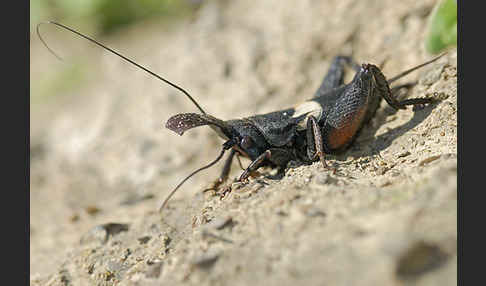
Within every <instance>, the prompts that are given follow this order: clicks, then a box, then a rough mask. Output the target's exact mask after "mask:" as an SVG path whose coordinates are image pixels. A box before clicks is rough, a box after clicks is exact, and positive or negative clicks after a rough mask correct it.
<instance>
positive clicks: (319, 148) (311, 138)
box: [306, 115, 329, 168]
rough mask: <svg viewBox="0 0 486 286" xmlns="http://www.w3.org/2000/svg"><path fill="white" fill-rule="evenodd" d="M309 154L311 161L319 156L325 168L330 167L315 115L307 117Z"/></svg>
mask: <svg viewBox="0 0 486 286" xmlns="http://www.w3.org/2000/svg"><path fill="white" fill-rule="evenodd" d="M306 133H307V156H308V157H309V159H310V160H311V161H314V160H315V159H316V158H317V157H319V159H320V160H321V163H322V166H323V167H324V168H329V166H328V165H327V164H326V161H325V160H324V155H325V154H324V147H323V143H322V134H321V130H320V127H319V125H318V124H317V120H316V118H315V117H314V116H312V115H311V116H309V118H308V119H307V131H306Z"/></svg>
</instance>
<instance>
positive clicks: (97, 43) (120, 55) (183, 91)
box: [36, 21, 206, 114]
mask: <svg viewBox="0 0 486 286" xmlns="http://www.w3.org/2000/svg"><path fill="white" fill-rule="evenodd" d="M43 24H52V25H56V26H58V27H61V28H63V29H66V30H68V31H70V32H72V33H74V34H76V35H78V36H80V37H83V38H85V39H86V40H88V41H90V42H92V43H94V44H96V45H98V46H100V47H102V48H104V49H106V50H108V51H110V52H111V53H113V54H115V55H117V56H119V57H120V58H122V59H124V60H125V61H127V62H129V63H131V64H132V65H134V66H136V67H138V68H141V69H142V70H144V71H146V72H147V73H149V74H150V75H152V76H154V77H156V78H158V79H159V80H161V81H163V82H165V83H166V84H168V85H170V86H172V87H174V88H176V89H178V90H179V91H180V92H182V93H184V94H185V95H186V96H187V97H188V98H189V99H190V100H191V101H192V103H194V105H196V107H197V108H198V109H199V110H200V111H201V112H202V113H203V114H206V112H205V111H204V110H203V109H202V108H201V106H199V104H198V103H197V102H196V101H195V100H194V98H192V96H191V95H190V94H189V93H188V92H187V91H185V90H184V89H183V88H182V87H180V86H178V85H176V84H174V83H172V82H170V81H168V80H166V79H165V78H163V77H161V76H159V75H158V74H156V73H154V72H152V71H150V70H149V69H147V68H146V67H144V66H142V65H139V64H137V63H136V62H134V61H132V60H131V59H129V58H127V57H125V56H124V55H122V54H120V53H119V52H117V51H115V50H113V49H111V48H109V47H107V46H105V45H103V44H102V43H100V42H98V41H96V40H94V39H92V38H90V37H88V36H86V35H83V34H81V33H80V32H78V31H76V30H74V29H72V28H70V27H68V26H66V25H63V24H61V23H57V22H54V21H46V22H41V23H39V24H37V28H36V30H37V36H39V39H40V40H41V42H42V43H43V44H44V46H45V47H46V48H47V49H48V50H49V51H50V52H51V53H52V54H53V55H54V56H55V57H56V58H58V59H60V60H62V58H61V57H60V56H58V55H57V54H56V53H55V52H54V51H53V50H52V49H51V48H49V46H48V45H47V44H46V42H45V41H44V39H43V38H42V37H41V35H40V32H39V27H40V26H41V25H43Z"/></svg>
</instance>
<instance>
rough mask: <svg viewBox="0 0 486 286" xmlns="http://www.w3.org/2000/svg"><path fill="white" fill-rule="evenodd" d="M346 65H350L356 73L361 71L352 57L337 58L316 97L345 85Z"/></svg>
mask: <svg viewBox="0 0 486 286" xmlns="http://www.w3.org/2000/svg"><path fill="white" fill-rule="evenodd" d="M346 64H347V65H350V66H351V67H352V68H353V69H354V70H355V71H359V69H360V68H361V67H360V65H358V64H357V63H356V62H355V61H354V60H353V59H352V58H351V57H348V56H336V57H335V58H334V59H333V61H332V63H331V66H330V67H329V70H328V72H327V74H326V75H325V76H324V79H323V80H322V83H321V86H320V87H319V89H318V90H317V91H316V93H315V94H314V97H318V96H322V95H323V94H325V93H326V92H328V91H330V90H332V89H334V88H336V87H339V86H341V85H342V84H343V78H344V66H345V65H346Z"/></svg>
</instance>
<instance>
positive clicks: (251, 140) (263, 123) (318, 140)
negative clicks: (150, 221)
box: [37, 21, 445, 211]
mask: <svg viewBox="0 0 486 286" xmlns="http://www.w3.org/2000/svg"><path fill="white" fill-rule="evenodd" d="M41 24H53V25H56V26H58V27H61V28H64V29H66V30H69V31H71V32H73V33H75V34H77V35H79V36H81V37H83V38H85V39H87V40H89V41H91V42H93V43H95V44H96V45H98V46H101V47H102V48H104V49H107V50H108V51H110V52H112V53H114V54H116V55H118V56H119V57H121V58H123V59H124V60H126V61H128V62H130V63H131V64H133V65H135V66H137V67H139V68H141V69H143V70H144V71H146V72H148V73H149V74H151V75H153V76H155V77H156V78H158V79H160V80H162V81H164V82H165V83H167V84H169V85H171V86H172V87H174V88H176V89H178V90H179V91H181V92H183V93H184V94H185V95H186V96H187V97H188V98H189V99H190V100H191V101H192V102H193V103H194V104H195V105H196V107H197V108H198V109H199V110H200V111H201V113H181V114H177V115H174V116H172V117H171V118H170V119H169V120H168V121H167V123H166V125H165V126H166V128H168V129H170V130H172V131H174V132H176V133H177V134H179V135H182V134H183V133H184V132H185V131H187V130H189V129H192V128H194V127H198V126H204V125H208V126H210V127H211V128H212V129H213V130H215V131H216V133H217V134H218V135H219V136H220V137H221V138H223V139H224V140H225V142H224V144H223V146H222V147H223V148H222V150H221V153H220V154H219V155H218V157H217V158H216V159H215V160H214V161H213V162H211V163H210V164H208V165H206V166H204V167H202V168H199V169H197V170H196V171H194V172H192V173H191V174H190V175H189V176H187V177H186V178H185V179H184V180H182V182H181V183H179V185H177V186H176V187H175V188H174V190H173V191H172V192H171V193H170V194H169V195H168V196H167V198H166V199H165V200H164V202H163V203H162V205H161V207H160V209H159V211H161V210H162V209H163V208H164V207H165V206H166V204H167V202H168V201H169V199H170V198H171V197H172V195H173V194H174V193H175V192H176V191H177V190H178V189H179V188H180V186H181V185H182V184H183V183H184V182H185V181H186V180H187V179H189V178H190V177H191V176H193V175H194V174H196V173H198V172H199V171H202V170H204V169H207V168H209V167H211V166H213V165H214V164H215V163H216V162H218V161H219V160H220V159H221V158H222V157H223V155H224V153H225V152H226V151H227V150H230V153H229V156H228V158H227V160H226V162H225V164H224V167H223V170H222V173H221V176H220V177H219V178H218V180H217V185H219V184H221V183H223V182H224V181H225V180H226V179H227V177H228V174H229V172H230V167H231V163H232V160H233V159H234V157H235V155H239V156H243V157H246V158H248V159H250V160H251V163H250V164H249V166H248V167H247V168H246V169H245V170H244V171H243V173H242V174H241V176H240V177H239V179H238V181H245V180H247V178H248V177H249V176H250V173H251V172H253V171H256V170H257V169H258V168H260V167H264V166H269V167H277V168H279V169H280V170H281V171H283V170H284V169H285V168H286V167H287V164H288V163H289V162H290V161H296V162H298V163H302V164H311V163H313V162H315V161H317V160H320V162H321V163H322V165H323V167H324V168H327V169H332V168H331V167H329V166H328V165H327V164H326V161H325V155H326V154H334V153H338V152H341V151H344V150H346V149H347V147H349V145H350V144H351V143H352V142H353V140H354V139H355V138H356V136H357V134H358V133H359V131H360V130H361V129H362V128H363V126H364V125H365V124H366V123H367V122H369V120H370V119H371V118H372V117H373V115H374V114H375V112H376V110H377V109H378V107H379V105H380V102H381V99H382V98H384V99H385V101H386V102H387V103H388V104H389V105H390V106H391V107H393V108H394V109H396V110H398V109H406V106H408V105H414V106H421V105H423V104H428V103H432V102H434V101H435V99H433V98H411V99H405V100H398V99H396V97H395V96H394V93H395V91H397V90H398V89H400V88H403V87H405V88H408V87H411V86H413V85H414V83H408V84H404V85H399V86H396V87H394V88H390V84H391V83H392V82H394V81H396V80H397V79H399V78H401V77H403V76H405V75H407V74H409V73H410V72H412V71H415V70H417V69H418V68H421V67H423V66H425V65H428V64H430V63H432V62H434V61H436V60H438V59H439V58H440V57H442V56H443V55H444V54H445V53H444V54H441V55H439V56H438V57H436V58H434V59H432V60H430V61H427V62H425V63H423V64H421V65H418V66H416V67H413V68H411V69H408V70H406V71H404V72H402V73H400V74H399V75H397V76H395V77H393V78H391V79H389V80H387V79H386V77H385V75H383V73H382V72H381V70H380V68H379V67H378V66H376V65H373V64H362V65H359V64H357V63H356V62H355V61H354V60H353V59H352V58H351V57H349V56H337V57H335V58H334V60H333V61H332V63H331V66H330V68H329V71H328V73H327V74H326V75H325V77H324V79H323V81H322V83H321V85H320V87H319V88H318V89H317V91H316V93H315V94H314V96H313V97H312V98H311V99H309V100H307V101H305V102H304V103H301V104H299V105H297V106H294V107H290V108H287V109H283V110H279V111H275V112H270V113H267V114H261V115H255V116H250V117H246V118H242V119H232V120H226V121H225V120H221V119H218V118H216V117H214V116H211V115H209V114H207V113H206V112H205V111H204V110H203V109H202V108H201V107H200V106H199V104H198V103H197V102H196V101H195V100H194V99H193V98H192V97H191V96H190V95H189V93H187V92H186V91H185V90H184V89H182V88H181V87H179V86H177V85H175V84H173V83H171V82H169V81H168V80H166V79H164V78H162V77H160V76H159V75H157V74H155V73H153V72H152V71H150V70H148V69H147V68H145V67H143V66H141V65H139V64H137V63H135V62H134V61H132V60H130V59H128V58H126V57H125V56H123V55H121V54H119V53H118V52H116V51H114V50H112V49H111V48H108V47H106V46H105V45H103V44H101V43H99V42H97V41H95V40H93V39H92V38H90V37H88V36H85V35H83V34H81V33H79V32H77V31H75V30H74V29H72V28H69V27H67V26H65V25H63V24H60V23H57V22H52V21H49V22H44V23H40V24H38V26H37V34H38V36H39V38H40V39H41V41H42V42H43V44H44V45H45V46H46V47H47V49H49V51H50V52H51V53H53V54H54V55H55V56H56V57H58V56H57V55H56V54H55V53H54V52H53V51H52V50H51V49H50V48H49V47H48V46H47V44H46V43H45V42H44V40H43V39H42V37H41V36H40V33H39V27H40V25H41ZM58 58H60V57H58ZM346 65H349V66H350V67H351V68H352V69H353V70H354V71H355V72H356V74H355V76H354V78H353V79H352V81H351V82H350V83H347V84H344V83H343V77H344V73H345V66H346Z"/></svg>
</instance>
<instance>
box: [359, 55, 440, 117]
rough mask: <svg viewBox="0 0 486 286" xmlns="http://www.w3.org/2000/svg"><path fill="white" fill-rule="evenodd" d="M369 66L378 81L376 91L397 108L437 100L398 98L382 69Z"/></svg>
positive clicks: (376, 81)
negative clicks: (394, 94)
mask: <svg viewBox="0 0 486 286" xmlns="http://www.w3.org/2000/svg"><path fill="white" fill-rule="evenodd" d="M367 68H369V69H370V71H371V72H372V73H373V77H374V79H375V83H376V91H377V92H378V93H379V94H380V95H381V96H382V97H383V98H384V99H385V100H386V102H387V103H388V104H389V105H390V106H391V107H393V108H395V109H405V108H406V106H407V105H421V104H426V103H432V102H434V101H435V100H434V99H433V98H410V99H405V100H401V101H399V100H397V99H396V98H395V97H393V96H392V92H391V90H390V86H389V85H388V82H387V81H386V78H385V76H384V75H383V73H382V72H381V71H380V69H379V68H378V67H377V66H375V65H371V64H370V65H367Z"/></svg>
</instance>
